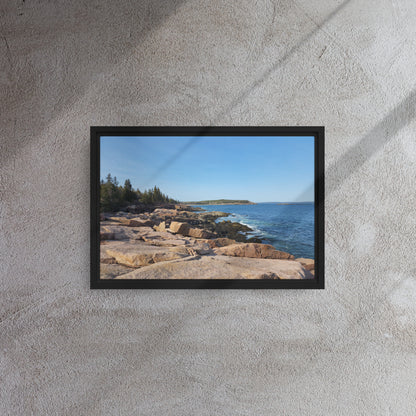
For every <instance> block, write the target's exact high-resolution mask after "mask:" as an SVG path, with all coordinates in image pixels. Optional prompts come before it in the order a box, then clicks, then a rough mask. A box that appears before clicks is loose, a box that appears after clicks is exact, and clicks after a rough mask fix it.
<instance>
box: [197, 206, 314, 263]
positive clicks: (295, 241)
mask: <svg viewBox="0 0 416 416" xmlns="http://www.w3.org/2000/svg"><path fill="white" fill-rule="evenodd" d="M195 206H198V207H200V208H203V209H204V210H206V211H222V212H227V213H230V214H231V215H230V216H228V217H222V218H218V219H217V222H219V221H224V220H230V221H234V222H239V223H240V224H244V225H247V226H248V227H250V228H251V229H252V230H253V231H252V232H250V233H248V234H247V236H248V237H258V238H260V239H261V240H262V242H263V243H265V244H271V245H273V246H274V247H275V248H276V249H278V250H281V251H285V252H287V253H290V254H293V255H294V256H295V257H304V258H308V259H314V258H315V231H314V224H315V206H314V204H313V203H303V204H296V205H278V203H277V202H265V203H258V204H256V205H195Z"/></svg>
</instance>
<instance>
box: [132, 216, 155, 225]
mask: <svg viewBox="0 0 416 416" xmlns="http://www.w3.org/2000/svg"><path fill="white" fill-rule="evenodd" d="M126 225H127V226H129V227H152V226H153V225H155V223H154V221H152V220H150V219H142V218H132V219H130V220H128V221H127V222H126Z"/></svg>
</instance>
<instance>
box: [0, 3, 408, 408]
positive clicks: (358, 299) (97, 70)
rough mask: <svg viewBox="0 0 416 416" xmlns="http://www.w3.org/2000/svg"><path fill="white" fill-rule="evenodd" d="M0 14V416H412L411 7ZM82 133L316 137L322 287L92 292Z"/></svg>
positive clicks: (91, 7)
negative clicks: (283, 131) (296, 133)
mask: <svg viewBox="0 0 416 416" xmlns="http://www.w3.org/2000/svg"><path fill="white" fill-rule="evenodd" d="M0 13H1V14H0V18H1V26H0V30H1V38H0V48H1V53H0V60H1V75H0V84H1V88H0V91H1V112H0V117H1V131H0V133H1V143H0V158H1V163H0V169H1V176H0V180H1V187H0V192H1V211H0V213H1V225H0V226H1V238H0V256H1V263H0V267H1V270H0V279H1V302H0V319H1V323H0V333H1V336H0V345H1V349H0V354H1V359H0V380H1V386H0V413H1V414H4V415H30V414H34V415H78V414H80V415H273V416H275V415H290V416H291V415H293V416H301V415H308V416H314V415H316V416H318V415H324V414H325V415H348V416H351V415H414V414H416V401H415V400H416V399H415V397H416V383H415V377H416V356H415V345H416V320H415V315H416V265H415V258H416V244H415V241H416V214H415V206H416V199H415V189H416V188H415V178H416V138H415V127H416V122H415V103H416V89H415V88H416V85H415V83H416V82H415V77H414V75H415V71H414V69H415V66H416V52H415V51H416V48H415V46H416V42H415V40H416V36H415V35H416V26H415V25H414V22H415V21H416V5H415V3H414V1H413V0H393V1H388V0H378V1H375V0H346V1H344V2H342V1H339V0H327V1H324V0H310V1H297V2H294V1H292V0H282V1H276V0H275V1H273V0H272V1H266V0H264V1H263V0H259V1H257V2H252V1H248V0H240V1H236V2H230V1H225V0H213V1H209V2H206V1H198V0H189V1H186V0H175V1H174V0H141V1H139V2H135V1H80V0H78V1H72V2H67V1H63V0H61V1H47V0H37V1H34V0H26V1H24V0H23V2H22V1H8V0H1V12H0ZM90 125H325V126H326V138H327V141H326V143H327V144H326V170H327V182H326V198H327V200H326V286H327V288H326V289H325V291H178V292H169V291H159V292H158V291H94V292H92V291H90V290H89V126H90Z"/></svg>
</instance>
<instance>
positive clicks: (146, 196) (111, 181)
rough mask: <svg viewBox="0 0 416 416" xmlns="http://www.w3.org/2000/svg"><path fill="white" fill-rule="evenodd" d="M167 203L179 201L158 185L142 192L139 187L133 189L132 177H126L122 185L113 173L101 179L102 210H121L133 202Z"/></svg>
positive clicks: (148, 203) (145, 203) (146, 203)
mask: <svg viewBox="0 0 416 416" xmlns="http://www.w3.org/2000/svg"><path fill="white" fill-rule="evenodd" d="M166 203H171V204H175V203H177V201H175V200H174V199H172V198H169V197H168V196H167V195H165V194H163V193H162V192H161V190H160V189H159V188H158V187H157V186H155V187H154V188H153V189H148V190H146V191H144V192H140V191H139V189H136V190H134V189H133V187H132V185H131V182H130V179H126V181H125V182H124V186H120V185H119V183H118V181H117V178H116V177H114V178H112V177H111V174H108V175H107V177H106V180H105V181H104V180H101V181H100V210H101V212H114V211H119V210H121V209H123V208H125V207H127V206H128V205H131V204H144V205H159V204H166Z"/></svg>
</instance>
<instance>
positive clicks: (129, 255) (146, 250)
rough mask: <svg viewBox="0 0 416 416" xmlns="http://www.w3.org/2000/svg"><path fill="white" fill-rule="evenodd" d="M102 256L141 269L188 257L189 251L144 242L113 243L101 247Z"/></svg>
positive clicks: (182, 248)
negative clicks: (104, 255)
mask: <svg viewBox="0 0 416 416" xmlns="http://www.w3.org/2000/svg"><path fill="white" fill-rule="evenodd" d="M101 250H103V252H104V254H106V255H107V256H110V257H113V258H114V259H115V260H116V262H117V263H118V264H122V265H124V266H128V267H134V268H137V267H142V266H148V265H149V264H153V263H158V262H161V261H169V260H176V259H181V258H183V257H188V256H189V255H190V253H189V251H188V250H186V248H185V247H174V248H173V250H171V249H170V248H168V247H157V246H153V245H149V244H146V243H144V242H140V241H135V242H134V243H132V242H127V241H126V242H124V241H113V242H112V243H110V244H108V245H105V246H102V247H101Z"/></svg>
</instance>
